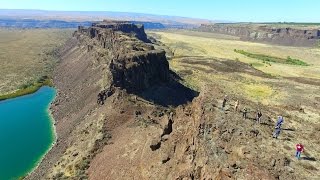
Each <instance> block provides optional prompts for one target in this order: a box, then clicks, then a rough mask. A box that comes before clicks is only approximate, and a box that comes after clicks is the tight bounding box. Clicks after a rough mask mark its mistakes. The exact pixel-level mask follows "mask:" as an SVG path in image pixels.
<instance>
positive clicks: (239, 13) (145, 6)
mask: <svg viewBox="0 0 320 180" xmlns="http://www.w3.org/2000/svg"><path fill="white" fill-rule="evenodd" d="M0 9H42V10H62V11H119V12H139V13H149V14H160V15H175V16H185V17H196V18H203V19H211V20H230V21H260V22H267V21H273V22H279V21H296V22H320V0H0Z"/></svg>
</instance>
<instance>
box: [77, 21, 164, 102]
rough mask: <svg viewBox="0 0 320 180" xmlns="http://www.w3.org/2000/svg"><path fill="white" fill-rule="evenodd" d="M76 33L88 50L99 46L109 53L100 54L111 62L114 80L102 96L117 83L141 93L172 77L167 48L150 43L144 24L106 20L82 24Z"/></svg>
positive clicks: (103, 97)
mask: <svg viewBox="0 0 320 180" xmlns="http://www.w3.org/2000/svg"><path fill="white" fill-rule="evenodd" d="M74 37H76V38H77V39H78V40H79V41H80V42H83V43H85V44H86V46H87V49H88V51H91V50H93V49H94V50H97V49H99V50H100V51H105V54H107V56H105V54H100V55H101V56H103V58H104V61H105V63H106V64H107V66H108V70H109V71H108V72H107V73H106V74H108V76H109V80H110V81H109V84H106V86H105V88H106V90H107V91H102V94H100V97H101V98H102V99H105V98H106V96H109V95H106V94H105V93H107V92H109V90H110V89H112V88H114V87H118V88H121V89H126V90H127V91H128V92H136V93H138V92H141V91H143V90H145V89H147V88H149V87H151V86H153V85H155V84H157V83H161V82H167V81H168V80H169V64H168V62H167V59H166V56H165V52H164V51H162V50H155V49H154V47H153V46H152V45H151V44H147V43H150V41H149V39H148V38H147V35H146V33H145V32H144V27H143V26H142V25H140V26H137V25H134V24H131V23H129V22H108V21H104V22H102V23H98V24H93V25H92V27H90V28H87V29H85V28H83V27H79V28H78V31H76V32H75V33H74ZM100 53H101V52H100ZM98 56H99V55H98ZM100 58H101V57H100ZM109 93H110V92H109Z"/></svg>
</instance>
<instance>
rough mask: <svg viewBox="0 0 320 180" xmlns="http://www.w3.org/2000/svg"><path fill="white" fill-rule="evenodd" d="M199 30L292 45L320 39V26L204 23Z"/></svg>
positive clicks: (311, 42) (305, 43)
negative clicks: (299, 26) (296, 26)
mask: <svg viewBox="0 0 320 180" xmlns="http://www.w3.org/2000/svg"><path fill="white" fill-rule="evenodd" d="M199 30H200V31H205V32H215V33H222V34H228V35H233V36H239V37H240V38H241V39H243V40H249V41H258V42H269V43H274V44H280V45H292V46H315V45H317V43H318V42H319V40H320V28H318V29H314V28H309V29H308V28H294V27H286V28H285V27H274V26H272V25H258V24H213V25H211V24H202V25H201V26H200V27H199Z"/></svg>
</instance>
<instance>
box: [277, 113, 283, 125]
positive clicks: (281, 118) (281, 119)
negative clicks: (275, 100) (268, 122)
mask: <svg viewBox="0 0 320 180" xmlns="http://www.w3.org/2000/svg"><path fill="white" fill-rule="evenodd" d="M282 124H283V117H282V116H278V121H277V124H276V127H278V126H279V127H281V126H282Z"/></svg>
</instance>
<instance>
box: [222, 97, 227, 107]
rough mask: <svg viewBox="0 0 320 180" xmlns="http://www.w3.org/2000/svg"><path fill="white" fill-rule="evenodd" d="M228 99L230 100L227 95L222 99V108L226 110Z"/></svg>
mask: <svg viewBox="0 0 320 180" xmlns="http://www.w3.org/2000/svg"><path fill="white" fill-rule="evenodd" d="M227 100H228V96H227V95H225V96H224V98H223V101H222V110H224V108H225V107H226V104H227Z"/></svg>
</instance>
